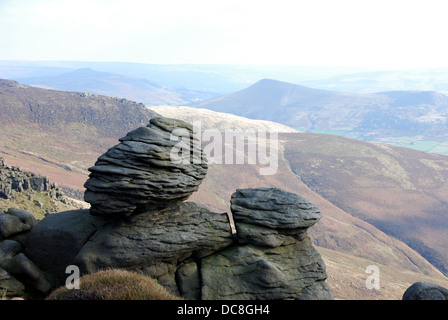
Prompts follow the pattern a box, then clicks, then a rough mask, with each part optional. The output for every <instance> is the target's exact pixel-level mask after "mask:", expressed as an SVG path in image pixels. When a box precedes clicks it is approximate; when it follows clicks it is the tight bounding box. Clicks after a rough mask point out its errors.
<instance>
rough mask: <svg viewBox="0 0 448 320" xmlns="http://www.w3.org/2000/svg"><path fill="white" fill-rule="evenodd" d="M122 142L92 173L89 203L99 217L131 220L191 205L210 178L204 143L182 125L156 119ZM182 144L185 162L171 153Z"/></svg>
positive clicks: (88, 181)
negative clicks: (143, 213)
mask: <svg viewBox="0 0 448 320" xmlns="http://www.w3.org/2000/svg"><path fill="white" fill-rule="evenodd" d="M119 140H120V143H119V144H118V145H116V146H114V147H112V148H110V149H109V150H108V151H107V152H106V153H105V154H103V155H102V156H100V157H99V158H98V161H97V162H96V163H95V166H94V167H92V168H90V169H89V170H90V171H91V174H90V178H89V179H88V180H87V182H86V183H85V187H86V189H87V190H86V192H85V197H84V199H85V201H86V202H89V203H90V204H91V209H90V212H91V214H93V215H121V216H126V215H130V214H132V213H133V212H134V211H135V210H140V211H143V210H145V208H150V207H154V206H159V207H160V206H163V205H165V204H167V203H170V202H173V201H174V202H175V201H182V200H185V199H187V198H188V197H189V196H190V195H191V194H192V193H193V192H195V191H196V190H197V189H198V187H199V184H200V183H201V181H202V179H203V178H204V177H205V174H206V172H207V163H206V159H205V156H204V154H203V153H202V149H201V146H198V141H199V140H198V138H197V137H196V136H195V135H194V132H193V128H192V126H191V125H190V124H187V123H186V122H183V121H181V120H175V119H169V118H163V117H158V118H153V119H151V120H150V123H149V124H148V125H147V126H146V127H140V128H138V129H135V130H133V131H131V132H129V133H128V134H127V135H126V136H125V137H124V138H121V139H119ZM185 141H187V142H185ZM179 144H181V145H182V147H183V148H182V149H180V150H179V152H178V153H177V152H176V155H177V156H178V157H179V159H177V160H179V161H173V159H171V158H172V154H171V153H172V151H173V150H174V148H176V147H178V148H179ZM185 150H186V152H185V153H186V154H185V153H184V154H182V152H181V151H185Z"/></svg>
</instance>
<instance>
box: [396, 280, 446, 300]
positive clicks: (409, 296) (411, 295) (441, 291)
mask: <svg viewBox="0 0 448 320" xmlns="http://www.w3.org/2000/svg"><path fill="white" fill-rule="evenodd" d="M403 300H448V289H446V288H444V287H441V286H439V285H436V284H434V283H430V282H423V281H421V282H416V283H414V284H413V285H412V286H410V287H409V288H408V289H407V290H406V291H405V293H404V294H403Z"/></svg>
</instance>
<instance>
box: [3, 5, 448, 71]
mask: <svg viewBox="0 0 448 320" xmlns="http://www.w3.org/2000/svg"><path fill="white" fill-rule="evenodd" d="M444 3H446V4H444ZM447 8H448V1H446V0H422V1H415V0H385V1H384V0H306V1H302V0H271V1H267V0H220V1H217V0H157V1H154V0H141V1H140V0H90V1H88V0H0V60H82V61H123V62H142V63H155V64H158V63H173V64H178V63H198V64H208V63H217V64H261V65H263V64H275V65H303V66H305V65H312V66H362V67H378V68H393V69H400V68H423V67H448V60H447V57H448V41H447V38H448V37H447V34H448V15H447V13H448V11H447Z"/></svg>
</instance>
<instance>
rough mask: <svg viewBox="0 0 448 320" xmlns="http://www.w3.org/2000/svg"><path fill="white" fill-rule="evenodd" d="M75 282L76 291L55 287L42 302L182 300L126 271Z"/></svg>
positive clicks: (112, 272)
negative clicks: (78, 285)
mask: <svg viewBox="0 0 448 320" xmlns="http://www.w3.org/2000/svg"><path fill="white" fill-rule="evenodd" d="M79 281H80V288H79V289H71V290H69V289H67V288H66V287H65V286H62V287H59V288H58V289H56V290H54V291H53V292H52V293H51V294H50V295H49V296H48V297H47V298H46V300H182V298H180V297H177V296H175V295H172V294H170V293H169V292H168V291H167V290H166V289H165V288H164V287H163V286H161V285H160V284H158V283H157V281H156V280H154V279H152V278H150V277H148V276H145V275H142V274H139V273H137V272H132V271H127V270H121V269H108V270H102V271H98V272H95V273H92V274H86V275H84V276H82V277H81V278H80V279H79Z"/></svg>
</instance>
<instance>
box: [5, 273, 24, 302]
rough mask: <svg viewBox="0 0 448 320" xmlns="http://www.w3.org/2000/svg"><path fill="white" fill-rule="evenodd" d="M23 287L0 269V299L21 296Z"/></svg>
mask: <svg viewBox="0 0 448 320" xmlns="http://www.w3.org/2000/svg"><path fill="white" fill-rule="evenodd" d="M24 291H25V286H24V285H23V283H21V282H20V281H19V280H17V279H16V278H14V277H13V276H11V275H10V274H9V273H8V272H7V271H6V270H4V269H2V268H0V299H1V298H2V296H3V297H5V298H11V297H17V296H22V295H23V294H24Z"/></svg>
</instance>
